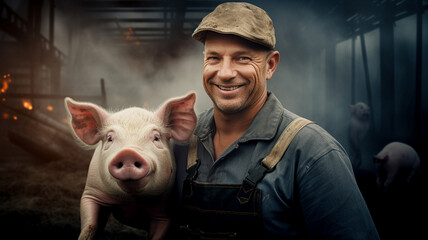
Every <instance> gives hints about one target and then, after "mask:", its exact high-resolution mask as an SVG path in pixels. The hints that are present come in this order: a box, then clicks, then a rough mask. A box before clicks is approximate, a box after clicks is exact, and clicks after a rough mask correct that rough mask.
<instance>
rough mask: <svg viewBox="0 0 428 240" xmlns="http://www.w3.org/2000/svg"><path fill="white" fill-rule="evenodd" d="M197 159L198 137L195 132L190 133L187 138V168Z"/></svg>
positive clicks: (194, 163) (195, 162)
mask: <svg viewBox="0 0 428 240" xmlns="http://www.w3.org/2000/svg"><path fill="white" fill-rule="evenodd" d="M197 161H198V137H197V136H196V135H195V134H192V136H190V139H189V150H188V152H187V168H186V170H189V169H190V168H191V167H193V166H194V165H196V164H197Z"/></svg>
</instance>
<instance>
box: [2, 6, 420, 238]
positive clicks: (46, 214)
mask: <svg viewBox="0 0 428 240" xmlns="http://www.w3.org/2000/svg"><path fill="white" fill-rule="evenodd" d="M222 2H225V1H218V0H193V1H190V0H129V1H127V0H0V77H1V78H0V163H1V165H0V172H1V173H0V200H1V203H0V226H1V228H2V230H3V233H4V236H12V237H11V239H21V238H22V239H26V238H28V237H32V238H34V237H40V238H41V237H43V238H44V239H76V238H77V236H78V235H79V231H80V220H79V201H80V196H81V193H82V191H83V188H84V184H85V180H86V174H87V168H88V165H89V161H90V159H91V155H92V152H93V150H85V149H82V148H81V147H80V146H79V145H78V144H77V143H76V141H75V139H74V138H73V136H72V134H71V131H70V129H69V127H68V125H67V114H66V111H65V107H64V98H65V97H71V98H73V99H76V100H79V101H89V102H93V103H96V104H98V105H100V106H103V107H104V108H106V109H111V110H117V109H121V108H124V107H128V106H143V107H147V108H149V109H156V107H157V106H159V105H160V104H161V103H162V102H163V101H164V100H166V99H168V98H170V97H175V96H180V95H184V94H185V93H187V92H189V91H191V90H193V91H195V92H196V93H197V102H196V110H197V112H202V111H203V110H205V109H207V108H209V107H211V101H210V99H209V98H208V97H207V96H206V94H205V92H204V89H203V86H202V84H201V83H202V82H201V80H202V51H203V45H202V44H200V43H199V42H196V41H194V40H193V39H192V38H191V34H192V32H193V30H194V29H195V28H196V27H197V25H198V23H199V22H200V20H201V19H202V18H203V17H204V16H205V15H206V14H207V13H209V12H211V11H212V10H213V9H214V8H215V7H216V6H217V5H218V4H220V3H222ZM246 2H250V3H253V4H255V5H257V6H259V7H261V8H263V9H265V10H266V11H267V12H268V14H269V15H270V17H271V18H272V20H273V22H274V26H275V31H276V38H277V45H276V50H278V51H279V52H280V53H281V62H280V64H279V67H278V69H277V71H276V73H275V75H274V77H273V78H272V79H270V80H269V81H268V89H269V91H272V92H273V93H275V95H276V96H277V97H278V98H279V100H280V101H281V102H282V104H283V105H284V107H285V108H287V109H289V110H291V111H293V112H295V113H296V114H299V115H301V116H303V117H305V118H308V119H311V120H313V121H315V122H317V124H319V125H321V126H322V127H323V128H325V129H326V130H327V131H328V132H329V133H330V134H332V135H333V136H334V137H335V138H336V139H337V140H338V141H339V142H340V143H341V144H342V145H343V146H344V147H345V149H347V151H349V148H350V144H349V134H348V127H349V122H350V119H351V112H350V110H349V109H350V108H349V106H350V105H353V104H355V103H357V102H364V103H365V104H366V105H367V106H368V107H369V108H370V118H369V122H370V128H369V131H368V133H367V135H366V137H365V138H364V141H363V142H362V143H361V149H362V155H361V156H362V157H361V159H362V164H361V165H360V166H359V167H358V168H355V169H354V173H355V175H356V179H357V182H358V184H359V186H360V190H361V192H362V193H363V196H364V197H365V199H366V202H367V204H368V206H369V209H370V211H371V214H372V217H373V219H374V221H375V224H376V226H377V228H378V232H379V234H380V236H381V238H382V239H420V238H421V236H423V235H425V234H424V233H425V231H426V230H424V229H423V227H424V224H423V222H424V219H425V216H424V215H423V213H422V209H423V203H425V202H427V201H426V200H427V197H426V194H425V192H426V191H427V189H428V188H427V185H426V179H425V175H426V174H425V171H424V170H425V164H426V163H425V159H426V158H427V149H428V125H427V124H426V123H427V122H428V71H426V70H427V69H428V31H427V30H428V28H427V27H426V26H427V23H428V15H427V14H426V10H427V9H428V1H427V0H361V1H355V0H283V1H280V0H263V1H262V0H247V1H246ZM393 141H399V142H403V143H406V144H408V145H410V146H412V147H413V148H414V149H415V150H416V152H417V153H418V155H419V157H420V162H421V164H420V171H419V174H418V175H417V177H416V178H415V179H414V180H413V181H412V182H410V183H399V182H398V183H397V184H396V189H395V190H394V191H393V192H391V193H389V194H388V195H382V194H379V192H378V190H377V188H376V183H375V182H376V180H375V179H376V169H375V166H374V163H373V160H372V157H373V156H374V155H376V154H377V153H378V152H379V151H380V150H381V149H382V148H383V147H384V146H385V145H386V144H387V143H390V142H393ZM421 219H422V220H421ZM141 238H143V239H144V238H146V232H145V231H142V230H139V229H134V228H130V227H126V226H124V225H122V224H120V223H118V222H117V221H116V220H115V219H110V221H109V223H108V225H107V228H106V231H105V233H104V235H103V236H102V237H101V239H141Z"/></svg>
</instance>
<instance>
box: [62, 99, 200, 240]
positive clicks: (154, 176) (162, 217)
mask: <svg viewBox="0 0 428 240" xmlns="http://www.w3.org/2000/svg"><path fill="white" fill-rule="evenodd" d="M195 99H196V95H195V94H194V93H190V94H188V95H187V96H184V97H179V98H174V99H170V100H168V101H166V102H165V103H164V104H163V105H162V106H161V107H160V108H159V109H158V110H156V111H155V112H151V111H148V110H146V109H142V108H137V107H133V108H127V109H124V110H121V111H118V112H115V113H109V112H107V111H106V110H105V109H103V108H101V107H99V106H97V105H95V104H92V103H83V102H77V101H74V100H72V99H70V98H66V99H65V105H66V109H67V111H68V113H69V118H70V125H71V127H72V129H73V131H74V133H75V136H76V137H77V139H78V141H79V142H81V143H82V144H83V145H84V146H93V147H96V148H95V152H94V155H93V157H92V160H91V162H90V165H89V170H88V176H87V180H86V186H85V189H84V192H83V194H82V197H81V202H80V217H81V232H80V236H79V240H82V239H94V238H95V237H96V236H98V235H99V234H100V232H101V231H102V230H103V228H104V226H105V224H106V222H107V220H108V217H109V216H110V213H112V214H113V216H114V217H115V218H116V219H118V220H119V221H121V222H123V223H125V224H128V225H133V226H135V225H139V226H141V225H143V226H144V227H145V228H148V235H149V238H150V239H162V238H164V236H165V234H166V231H167V229H168V227H169V225H170V219H169V217H168V214H167V210H166V204H165V203H166V200H167V196H168V194H169V192H170V189H171V187H172V184H173V182H174V178H175V160H174V158H173V154H172V150H171V144H170V139H171V138H172V139H175V140H178V141H185V140H187V139H188V138H189V137H190V135H191V134H192V132H193V130H194V128H195V126H196V114H195V112H194V104H195ZM147 225H148V226H147Z"/></svg>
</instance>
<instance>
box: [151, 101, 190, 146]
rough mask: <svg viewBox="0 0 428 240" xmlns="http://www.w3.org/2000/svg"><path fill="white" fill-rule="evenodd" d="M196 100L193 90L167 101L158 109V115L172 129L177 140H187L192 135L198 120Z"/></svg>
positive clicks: (173, 136)
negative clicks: (195, 107)
mask: <svg viewBox="0 0 428 240" xmlns="http://www.w3.org/2000/svg"><path fill="white" fill-rule="evenodd" d="M195 101H196V94H195V93H193V92H192V93H189V94H187V95H186V96H184V97H178V98H173V99H170V100H168V101H166V102H165V103H164V104H162V106H161V107H160V108H159V109H158V110H157V111H156V115H157V117H158V118H159V119H160V120H161V121H162V122H163V123H164V124H165V126H166V127H167V128H169V129H170V130H171V136H172V138H174V139H175V140H178V141H186V140H187V139H189V138H190V136H191V135H192V133H193V130H194V129H195V127H196V121H197V118H196V114H195V110H194V105H195Z"/></svg>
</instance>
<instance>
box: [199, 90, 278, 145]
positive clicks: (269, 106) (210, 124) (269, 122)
mask: <svg viewBox="0 0 428 240" xmlns="http://www.w3.org/2000/svg"><path fill="white" fill-rule="evenodd" d="M282 109H283V107H282V104H281V103H280V102H279V100H278V99H277V98H276V96H275V95H274V94H273V93H271V92H268V98H267V100H266V102H265V104H264V105H263V107H262V108H261V109H260V111H259V112H258V113H257V115H256V117H255V118H254V120H253V122H252V123H251V125H250V127H249V128H248V130H247V131H246V132H245V133H244V135H243V136H242V137H241V138H240V139H239V140H238V141H239V142H246V141H249V140H270V139H272V138H273V137H275V134H276V132H277V129H278V127H279V124H280V119H281V116H282V114H283V111H282ZM214 131H215V124H214V111H213V109H212V108H211V109H209V110H207V111H206V112H204V113H202V114H201V115H200V116H199V119H198V126H197V127H196V129H195V132H194V134H195V135H196V136H198V137H199V138H200V139H201V140H202V139H204V138H207V137H208V136H209V134H210V133H213V132H214Z"/></svg>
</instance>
